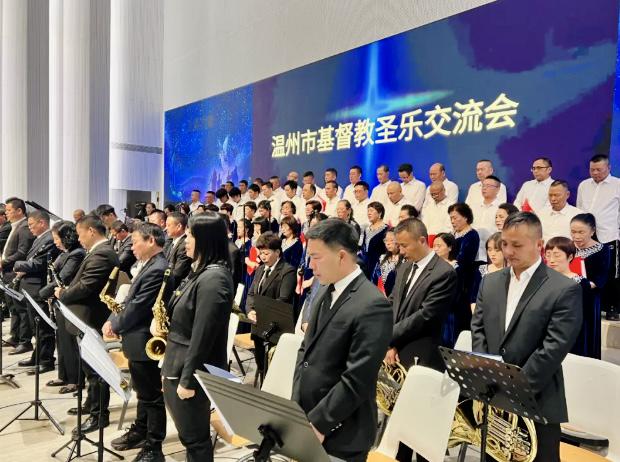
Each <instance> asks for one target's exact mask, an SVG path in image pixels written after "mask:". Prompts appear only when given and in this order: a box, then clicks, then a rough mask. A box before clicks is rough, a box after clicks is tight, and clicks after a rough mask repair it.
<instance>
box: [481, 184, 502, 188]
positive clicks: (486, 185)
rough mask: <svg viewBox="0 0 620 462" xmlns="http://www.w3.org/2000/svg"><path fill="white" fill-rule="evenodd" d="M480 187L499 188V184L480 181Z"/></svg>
mask: <svg viewBox="0 0 620 462" xmlns="http://www.w3.org/2000/svg"><path fill="white" fill-rule="evenodd" d="M482 188H483V189H484V188H499V186H498V185H496V184H484V183H482Z"/></svg>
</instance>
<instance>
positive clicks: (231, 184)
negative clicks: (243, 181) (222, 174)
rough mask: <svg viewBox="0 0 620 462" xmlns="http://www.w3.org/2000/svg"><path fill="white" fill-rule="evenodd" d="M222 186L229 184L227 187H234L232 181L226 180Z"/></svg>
mask: <svg viewBox="0 0 620 462" xmlns="http://www.w3.org/2000/svg"><path fill="white" fill-rule="evenodd" d="M224 184H229V185H230V186H232V187H234V186H235V183H233V182H232V181H230V180H228V181H227V182H226V183H224Z"/></svg>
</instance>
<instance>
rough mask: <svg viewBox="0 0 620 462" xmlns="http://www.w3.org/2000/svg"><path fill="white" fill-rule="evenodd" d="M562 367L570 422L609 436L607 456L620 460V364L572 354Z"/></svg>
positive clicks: (586, 429) (584, 429)
mask: <svg viewBox="0 0 620 462" xmlns="http://www.w3.org/2000/svg"><path fill="white" fill-rule="evenodd" d="M562 368H563V370H564V386H565V388H566V403H567V405H568V419H569V425H571V426H575V427H577V428H579V429H580V430H582V431H586V432H588V433H592V434H594V435H600V436H603V437H605V438H607V439H608V440H609V448H608V452H607V457H608V458H609V459H610V460H612V461H616V462H620V426H619V425H618V416H619V415H620V366H617V365H615V364H611V363H608V362H605V361H599V360H597V359H592V358H585V357H582V356H577V355H573V354H569V355H568V356H567V357H566V359H564V362H563V363H562Z"/></svg>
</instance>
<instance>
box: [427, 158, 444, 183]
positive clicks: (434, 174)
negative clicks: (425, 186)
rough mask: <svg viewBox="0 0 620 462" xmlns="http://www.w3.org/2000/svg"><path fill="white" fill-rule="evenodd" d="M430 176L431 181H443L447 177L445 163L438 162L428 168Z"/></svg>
mask: <svg viewBox="0 0 620 462" xmlns="http://www.w3.org/2000/svg"><path fill="white" fill-rule="evenodd" d="M428 176H429V178H430V179H431V181H443V180H445V179H446V169H445V167H444V166H443V164H440V163H439V162H437V163H435V164H433V165H431V168H429V169H428Z"/></svg>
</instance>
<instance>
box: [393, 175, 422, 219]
mask: <svg viewBox="0 0 620 462" xmlns="http://www.w3.org/2000/svg"><path fill="white" fill-rule="evenodd" d="M398 177H399V178H400V181H402V183H401V187H402V188H403V194H404V196H405V197H406V198H407V200H408V201H409V203H410V204H411V205H413V206H414V207H415V208H416V210H417V211H418V212H419V211H420V210H422V205H423V204H424V197H425V196H426V185H425V184H424V183H423V182H421V181H420V180H417V179H416V178H415V176H413V165H411V164H401V165H400V167H398Z"/></svg>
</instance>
